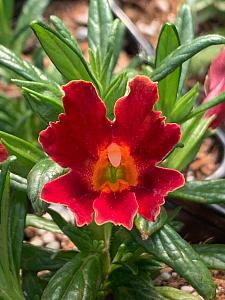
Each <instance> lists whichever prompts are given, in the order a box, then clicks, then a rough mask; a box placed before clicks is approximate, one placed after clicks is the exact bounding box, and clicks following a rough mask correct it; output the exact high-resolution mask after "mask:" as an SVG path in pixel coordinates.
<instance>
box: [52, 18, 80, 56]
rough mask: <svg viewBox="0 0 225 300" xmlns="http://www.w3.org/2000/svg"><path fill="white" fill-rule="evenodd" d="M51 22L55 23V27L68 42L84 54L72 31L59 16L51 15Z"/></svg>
mask: <svg viewBox="0 0 225 300" xmlns="http://www.w3.org/2000/svg"><path fill="white" fill-rule="evenodd" d="M50 20H51V22H52V23H53V25H54V27H55V29H56V30H57V31H58V33H60V34H61V36H62V37H64V38H65V39H66V40H67V41H68V43H70V44H71V46H72V47H73V48H75V49H76V50H77V52H79V53H80V54H81V55H82V51H81V49H80V46H79V44H78V42H77V40H75V39H74V37H73V36H72V33H71V32H70V31H69V29H68V28H67V27H66V26H65V24H64V23H63V21H62V20H61V19H60V18H58V17H57V16H51V17H50Z"/></svg>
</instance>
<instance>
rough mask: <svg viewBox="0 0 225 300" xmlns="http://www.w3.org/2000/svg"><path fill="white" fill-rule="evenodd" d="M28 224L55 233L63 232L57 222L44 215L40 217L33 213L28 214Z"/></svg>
mask: <svg viewBox="0 0 225 300" xmlns="http://www.w3.org/2000/svg"><path fill="white" fill-rule="evenodd" d="M26 226H32V227H36V228H39V229H43V230H48V231H51V232H55V233H62V231H61V230H60V229H59V227H58V226H57V225H56V224H55V222H53V221H51V220H48V219H46V218H43V217H38V216H35V215H32V214H27V217H26Z"/></svg>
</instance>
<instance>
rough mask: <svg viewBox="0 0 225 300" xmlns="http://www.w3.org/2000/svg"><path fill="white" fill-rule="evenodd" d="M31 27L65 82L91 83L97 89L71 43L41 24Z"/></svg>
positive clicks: (81, 57)
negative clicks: (64, 78)
mask: <svg viewBox="0 0 225 300" xmlns="http://www.w3.org/2000/svg"><path fill="white" fill-rule="evenodd" d="M31 27H32V29H33V31H34V33H35V35H36V36H37V38H38V39H39V41H40V43H41V45H42V47H43V49H44V50H45V52H46V53H47V55H48V56H49V58H50V59H51V61H52V62H53V64H54V65H55V66H56V68H57V69H58V70H59V71H60V73H61V74H62V75H63V76H65V77H66V79H67V80H74V79H83V80H87V81H92V82H93V83H94V84H95V85H96V87H97V88H98V83H97V82H96V80H95V78H94V76H93V74H92V73H91V71H90V69H89V67H88V65H87V63H86V61H85V60H84V58H83V56H82V55H81V54H80V53H79V52H78V51H77V49H76V48H74V47H72V46H71V43H69V42H68V41H67V40H66V39H65V38H63V37H62V36H61V35H60V34H59V33H57V32H56V31H54V30H53V29H51V28H50V27H48V26H47V25H45V24H43V23H41V22H33V23H32V25H31Z"/></svg>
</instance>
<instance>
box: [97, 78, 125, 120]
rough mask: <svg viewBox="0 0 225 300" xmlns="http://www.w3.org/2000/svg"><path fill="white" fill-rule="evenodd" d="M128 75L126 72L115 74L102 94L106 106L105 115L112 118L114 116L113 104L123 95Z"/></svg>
mask: <svg viewBox="0 0 225 300" xmlns="http://www.w3.org/2000/svg"><path fill="white" fill-rule="evenodd" d="M127 81H128V76H127V73H126V72H123V73H121V74H119V75H117V76H116V77H115V78H114V80H113V81H112V83H111V84H110V86H109V87H108V89H107V91H106V95H105V96H103V99H104V102H105V105H106V107H107V116H108V117H109V118H110V119H111V120H112V119H113V118H114V106H115V103H116V101H117V100H118V99H119V98H121V97H122V96H124V95H125V92H126V89H127Z"/></svg>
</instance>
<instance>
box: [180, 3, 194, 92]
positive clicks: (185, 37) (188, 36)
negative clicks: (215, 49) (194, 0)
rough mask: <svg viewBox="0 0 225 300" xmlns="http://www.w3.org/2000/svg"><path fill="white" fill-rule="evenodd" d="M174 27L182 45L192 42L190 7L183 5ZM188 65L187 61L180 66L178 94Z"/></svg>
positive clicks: (192, 28) (192, 30)
mask: <svg viewBox="0 0 225 300" xmlns="http://www.w3.org/2000/svg"><path fill="white" fill-rule="evenodd" d="M176 27H177V31H178V34H179V37H180V42H181V44H182V45H183V44H186V43H188V42H191V41H192V40H193V38H194V24H193V16H192V11H191V7H190V5H188V4H186V3H185V4H183V5H182V6H181V8H180V10H179V12H178V16H177V19H176ZM189 64H190V61H189V60H188V61H186V62H184V63H183V64H182V71H181V76H180V84H179V90H178V92H179V94H180V93H181V91H182V88H183V86H184V81H185V79H186V76H187V73H188V69H189Z"/></svg>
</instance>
